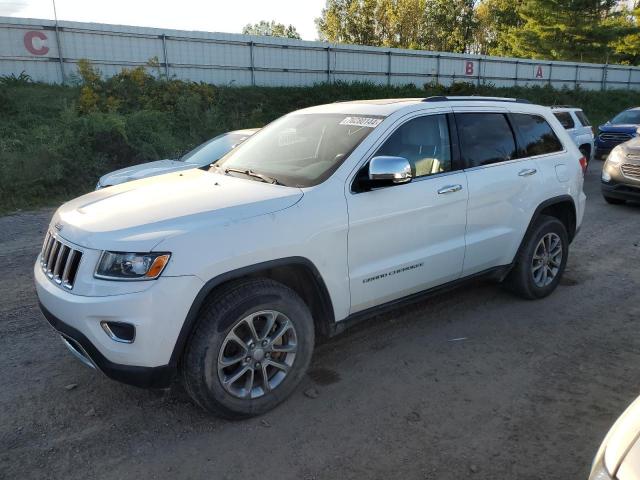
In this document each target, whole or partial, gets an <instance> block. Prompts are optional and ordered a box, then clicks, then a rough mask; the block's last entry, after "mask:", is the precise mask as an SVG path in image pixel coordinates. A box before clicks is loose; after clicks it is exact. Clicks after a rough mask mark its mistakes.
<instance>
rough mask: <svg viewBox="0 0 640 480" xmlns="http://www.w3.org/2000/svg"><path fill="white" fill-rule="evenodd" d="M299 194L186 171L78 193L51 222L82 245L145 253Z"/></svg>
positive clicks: (290, 202)
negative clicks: (175, 238) (162, 243)
mask: <svg viewBox="0 0 640 480" xmlns="http://www.w3.org/2000/svg"><path fill="white" fill-rule="evenodd" d="M302 195H303V193H302V190H301V189H299V188H293V187H285V186H281V185H272V184H269V183H263V182H260V181H256V180H251V179H244V178H238V177H232V176H228V175H220V174H216V173H212V172H206V171H203V170H198V169H195V170H186V171H182V172H176V173H170V174H167V175H161V176H157V177H151V178H145V179H142V180H136V181H133V182H128V183H124V184H121V185H116V186H114V187H109V188H105V189H102V190H97V191H95V192H91V193H89V194H87V195H83V196H82V197H78V198H76V199H74V200H71V201H70V202H68V203H65V204H64V205H62V206H61V207H60V208H59V209H58V211H57V212H56V213H55V215H54V216H53V219H52V221H51V226H52V227H54V226H55V228H56V229H58V227H60V228H59V235H60V236H62V237H63V238H64V239H66V240H68V241H70V242H72V243H75V244H76V245H79V246H82V247H87V248H95V249H100V250H107V249H108V250H117V251H150V250H152V249H153V247H154V246H155V245H157V244H158V243H159V242H160V241H162V240H163V239H165V238H168V237H170V236H173V235H177V234H179V233H183V232H185V231H191V230H194V229H197V228H199V227H210V226H212V225H217V224H219V225H226V224H229V223H233V222H238V221H241V220H243V219H247V218H251V217H255V216H259V215H266V214H269V213H273V212H276V211H278V210H283V209H285V208H288V207H290V206H292V205H294V204H295V203H297V202H298V201H299V200H300V199H301V198H302Z"/></svg>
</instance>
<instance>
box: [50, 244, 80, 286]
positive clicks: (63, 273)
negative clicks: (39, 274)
mask: <svg viewBox="0 0 640 480" xmlns="http://www.w3.org/2000/svg"><path fill="white" fill-rule="evenodd" d="M81 259H82V252H81V251H79V250H75V249H73V248H71V247H70V246H69V245H66V244H64V243H62V242H61V241H60V240H59V239H57V238H56V237H54V236H53V234H51V232H48V233H47V236H46V238H45V239H44V245H43V246H42V255H41V256H40V266H41V267H42V271H43V272H44V273H45V275H46V276H47V277H49V278H50V279H51V280H52V281H53V282H55V283H56V284H58V285H61V286H62V287H64V288H66V289H68V290H71V289H72V288H73V282H74V281H75V279H76V274H77V273H78V266H79V265H80V260H81Z"/></svg>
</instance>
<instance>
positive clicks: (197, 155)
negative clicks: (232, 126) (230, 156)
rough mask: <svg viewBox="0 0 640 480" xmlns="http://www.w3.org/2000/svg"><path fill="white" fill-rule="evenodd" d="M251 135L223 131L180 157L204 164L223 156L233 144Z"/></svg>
mask: <svg viewBox="0 0 640 480" xmlns="http://www.w3.org/2000/svg"><path fill="white" fill-rule="evenodd" d="M250 136H251V135H249V134H247V133H223V134H222V135H218V136H217V137H214V138H212V139H211V140H209V141H208V142H205V143H203V144H202V145H200V146H199V147H196V148H194V149H193V150H191V151H190V152H189V153H187V154H185V155H183V156H182V158H180V160H182V161H183V162H187V163H193V164H194V165H200V166H205V165H209V164H211V163H213V162H215V161H216V160H219V159H220V158H222V157H224V156H225V155H226V154H227V153H229V151H230V150H232V149H233V148H234V147H235V146H237V145H239V144H241V143H242V142H244V141H245V140H246V139H247V138H249V137H250Z"/></svg>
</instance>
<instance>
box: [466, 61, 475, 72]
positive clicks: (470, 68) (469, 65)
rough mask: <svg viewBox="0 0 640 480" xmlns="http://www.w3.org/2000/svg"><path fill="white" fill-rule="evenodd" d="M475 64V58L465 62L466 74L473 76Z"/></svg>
mask: <svg viewBox="0 0 640 480" xmlns="http://www.w3.org/2000/svg"><path fill="white" fill-rule="evenodd" d="M473 71H474V64H473V60H467V61H466V62H464V74H465V75H467V76H473Z"/></svg>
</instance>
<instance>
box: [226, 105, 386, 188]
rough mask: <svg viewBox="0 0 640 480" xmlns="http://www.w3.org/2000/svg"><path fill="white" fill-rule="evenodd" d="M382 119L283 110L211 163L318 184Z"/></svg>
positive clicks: (229, 170)
mask: <svg viewBox="0 0 640 480" xmlns="http://www.w3.org/2000/svg"><path fill="white" fill-rule="evenodd" d="M382 120H383V117H381V116H364V115H346V114H293V115H287V116H284V117H282V118H280V119H278V120H276V121H275V122H273V123H271V124H269V125H268V126H267V127H265V128H264V129H262V130H261V131H260V132H258V133H257V134H256V135H254V136H253V137H252V138H250V139H249V140H247V142H245V143H244V144H243V145H242V146H241V147H239V148H238V149H236V150H233V151H231V152H230V153H229V154H227V155H226V156H225V157H224V158H222V159H221V160H220V161H219V162H218V163H217V164H216V166H215V168H216V171H218V172H222V173H226V174H228V175H234V176H238V177H243V178H248V179H249V178H250V179H252V180H257V181H269V180H271V181H272V183H280V184H282V185H287V186H292V187H293V186H297V187H310V186H313V185H317V184H319V183H321V182H323V181H324V180H326V179H327V178H329V177H330V176H331V174H332V173H333V172H335V171H336V169H337V168H338V167H339V166H340V165H341V164H342V162H343V161H344V160H345V159H346V158H347V157H348V156H349V154H350V153H351V152H352V151H353V150H354V149H355V148H356V147H357V146H358V145H359V144H360V142H362V140H364V138H365V137H366V136H367V135H369V133H371V132H372V131H373V129H374V128H375V127H376V126H378V125H379V124H380V123H381V122H382ZM261 177H262V178H261Z"/></svg>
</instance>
